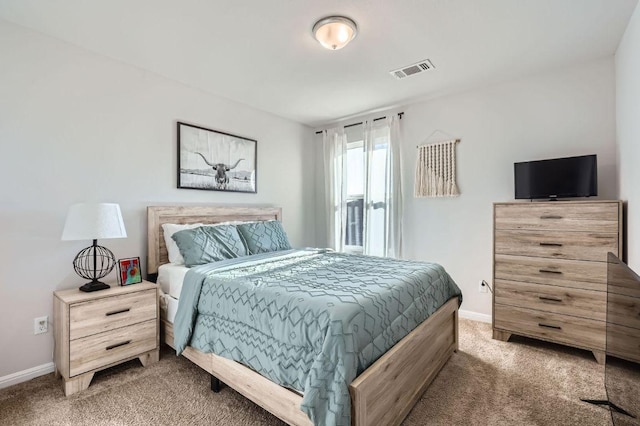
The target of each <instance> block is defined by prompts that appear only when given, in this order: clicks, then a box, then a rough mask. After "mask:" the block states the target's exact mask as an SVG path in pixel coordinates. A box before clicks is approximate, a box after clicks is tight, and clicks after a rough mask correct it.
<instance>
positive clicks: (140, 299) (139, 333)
mask: <svg viewBox="0 0 640 426" xmlns="http://www.w3.org/2000/svg"><path fill="white" fill-rule="evenodd" d="M158 307H159V305H158V286H157V285H156V284H153V283H150V282H146V281H143V282H142V283H140V284H133V285H128V286H123V287H119V286H118V287H115V286H114V287H111V288H109V289H107V290H102V291H95V292H91V293H84V292H81V291H80V290H78V289H72V290H62V291H56V292H55V293H54V298H53V316H54V319H53V324H54V335H55V350H54V361H55V374H56V377H62V381H63V388H64V393H65V395H67V396H68V395H71V394H73V393H76V392H79V391H81V390H84V389H86V388H87V387H89V384H90V383H91V380H92V379H93V375H94V373H95V372H96V371H99V370H103V369H105V368H108V367H111V366H114V365H116V364H119V363H122V362H124V361H128V360H131V359H134V358H139V359H140V361H141V362H142V365H143V366H147V365H149V364H150V363H153V362H156V361H158V353H159V327H158V324H159V315H158V313H159V312H158Z"/></svg>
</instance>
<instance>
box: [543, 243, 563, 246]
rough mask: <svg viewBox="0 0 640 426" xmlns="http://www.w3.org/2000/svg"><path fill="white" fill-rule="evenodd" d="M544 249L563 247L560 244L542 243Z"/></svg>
mask: <svg viewBox="0 0 640 426" xmlns="http://www.w3.org/2000/svg"><path fill="white" fill-rule="evenodd" d="M540 245H541V246H543V247H562V244H560V243H540Z"/></svg>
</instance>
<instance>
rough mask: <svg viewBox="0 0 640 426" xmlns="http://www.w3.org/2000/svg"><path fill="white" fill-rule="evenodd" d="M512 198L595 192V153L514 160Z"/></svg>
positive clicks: (558, 196)
mask: <svg viewBox="0 0 640 426" xmlns="http://www.w3.org/2000/svg"><path fill="white" fill-rule="evenodd" d="M514 177H515V189H516V191H515V192H516V199H540V198H548V199H557V198H573V197H592V196H596V195H598V162H597V157H596V155H595V154H594V155H582V156H579V157H567V158H554V159H550V160H540V161H526V162H523V163H515V164H514Z"/></svg>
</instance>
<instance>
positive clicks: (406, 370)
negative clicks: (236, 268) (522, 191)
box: [147, 206, 459, 425]
mask: <svg viewBox="0 0 640 426" xmlns="http://www.w3.org/2000/svg"><path fill="white" fill-rule="evenodd" d="M274 219H277V220H280V219H281V210H280V209H279V208H273V207H208V206H189V207H184V206H153V207H149V208H148V266H147V267H148V271H149V274H150V276H151V278H152V279H153V278H155V277H154V276H155V274H157V272H158V270H159V268H160V267H161V266H163V265H166V264H167V263H168V255H167V248H166V245H165V242H164V236H163V230H162V225H163V224H166V223H173V224H193V223H206V224H215V223H221V222H232V221H243V222H245V221H246V222H248V221H268V220H274ZM163 267H164V266H163ZM175 273H176V272H174V274H175ZM173 305H174V308H173V309H174V310H175V301H174V302H173ZM458 305H459V300H458V299H457V298H452V299H450V300H449V301H447V302H446V303H444V305H442V306H441V307H440V308H438V309H437V310H436V311H435V312H434V313H433V314H432V315H431V316H429V317H428V318H427V319H426V320H425V321H424V322H422V323H421V324H420V325H418V326H417V327H416V328H415V329H413V331H411V332H410V333H409V334H408V335H406V337H404V338H402V340H400V341H399V342H398V343H396V344H395V345H394V346H393V347H392V348H391V349H389V350H388V351H387V352H386V353H384V355H382V356H381V357H379V358H378V359H377V361H375V362H374V363H373V364H372V365H370V366H369V367H368V368H367V369H366V370H364V371H363V372H362V373H361V374H359V375H358V376H357V377H356V378H355V379H354V380H353V381H352V382H351V384H350V385H349V386H348V393H349V394H350V398H351V413H350V414H351V424H353V425H370V424H371V425H372V424H376V425H382V424H399V423H400V422H401V421H402V420H403V419H404V418H405V417H406V415H407V414H408V413H409V411H410V410H411V408H412V407H413V405H414V404H415V403H416V402H417V400H418V399H419V398H420V396H421V395H422V393H423V392H424V390H425V389H426V388H427V386H428V385H429V384H430V383H431V381H432V380H433V379H434V378H435V376H436V375H437V374H438V372H439V371H440V369H441V368H442V367H443V366H444V364H445V363H446V362H447V360H448V359H449V357H450V356H451V354H452V353H453V352H455V351H456V350H457V347H458ZM169 311H170V310H169ZM161 336H162V339H163V341H164V342H166V343H167V344H168V345H169V346H171V347H173V348H175V347H176V345H175V343H174V328H173V323H172V317H171V315H169V316H168V317H167V316H165V318H163V319H162V321H161ZM182 355H183V356H185V357H186V358H187V359H189V360H191V361H192V362H194V363H195V364H197V365H198V366H199V367H201V368H202V369H204V370H205V371H207V372H208V373H209V374H211V375H212V387H213V384H214V379H213V378H215V379H216V380H217V379H219V380H220V381H222V382H224V383H225V384H227V385H228V386H230V387H231V388H233V389H235V390H236V391H238V392H239V393H241V394H242V395H244V396H245V397H246V398H248V399H250V400H252V401H253V402H255V403H256V404H258V405H260V406H261V407H263V408H265V409H266V410H267V411H269V412H271V413H272V414H274V415H275V416H277V417H278V418H280V419H282V420H283V421H285V422H286V423H289V424H292V425H311V424H312V422H311V420H310V419H309V417H308V416H307V415H306V414H305V412H303V411H302V410H301V404H302V401H303V395H301V394H300V393H297V392H294V391H292V390H289V389H287V388H285V387H282V386H279V385H278V384H276V383H274V382H272V381H271V380H269V379H267V378H265V377H263V376H262V375H260V374H258V373H256V372H255V371H254V370H252V369H251V368H248V367H246V366H244V365H243V364H241V363H238V362H235V361H233V360H230V359H227V358H224V357H221V356H217V355H215V354H213V353H204V352H201V351H199V350H198V349H196V348H194V347H191V346H187V347H186V348H185V349H184V351H183V352H182Z"/></svg>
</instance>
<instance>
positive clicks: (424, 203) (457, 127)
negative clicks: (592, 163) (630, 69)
mask: <svg viewBox="0 0 640 426" xmlns="http://www.w3.org/2000/svg"><path fill="white" fill-rule="evenodd" d="M417 78H421V77H417ZM614 93H615V81H614V63H613V58H612V57H611V58H606V59H602V60H598V61H595V62H591V63H587V64H580V65H579V66H575V67H572V68H569V69H562V70H555V71H552V72H549V73H547V74H543V75H536V76H530V77H526V78H523V79H521V80H518V81H512V82H508V83H503V84H500V85H495V86H491V87H486V88H482V89H478V90H474V91H470V92H466V93H461V94H458V95H454V96H448V97H443V98H438V99H434V100H430V101H426V102H421V103H416V104H412V105H408V106H406V107H405V108H401V109H394V110H393V111H387V112H386V113H385V112H381V113H377V114H374V115H373V116H372V117H378V116H383V115H386V114H391V113H395V112H397V111H401V110H404V112H405V114H404V117H403V119H402V123H403V124H402V126H403V133H404V147H403V152H402V155H403V161H404V172H403V183H404V191H405V194H404V199H405V202H404V236H403V238H404V245H403V248H404V257H405V258H408V259H417V260H424V261H433V262H438V263H440V264H442V265H443V266H444V267H445V268H446V269H447V270H448V271H449V273H450V274H451V276H452V277H453V279H454V280H455V281H456V282H457V283H458V285H459V286H460V287H461V289H462V292H463V295H464V302H463V305H462V309H464V310H466V311H470V312H471V313H477V314H484V315H490V314H491V294H490V293H487V294H481V293H479V292H478V282H479V281H480V280H481V279H485V280H486V281H487V282H491V279H492V250H493V246H492V232H493V231H492V227H493V222H492V215H493V203H494V202H497V201H513V200H514V198H513V194H514V188H513V163H514V162H518V161H528V160H539V159H546V158H554V157H563V156H573V155H581V154H597V155H598V193H599V197H598V198H601V199H615V198H616V195H617V183H616V173H617V171H616V148H615V116H614V114H615V111H614V107H615V101H614ZM369 118H371V117H369ZM356 121H359V119H354V120H352V122H356ZM343 124H348V123H343ZM329 127H330V126H329ZM436 130H439V131H441V132H444V133H446V134H448V135H450V137H447V136H446V135H443V134H441V133H437V134H435V135H434V136H433V138H432V139H431V138H429V136H430V135H431V134H432V133H433V132H434V131H436ZM454 137H455V138H459V139H461V143H460V144H458V150H457V153H458V186H459V188H460V190H461V192H462V195H461V196H460V197H458V198H414V197H413V186H414V185H413V180H414V173H415V165H416V164H415V161H416V153H417V149H416V146H417V145H420V144H422V143H423V142H425V139H427V138H429V142H435V141H438V140H444V139H448V138H449V139H450V138H454ZM316 143H318V144H320V143H321V137H319V136H317V137H316ZM319 152H320V151H318V153H319ZM319 164H320V163H319ZM320 165H321V164H320ZM316 176H317V179H318V182H319V183H321V182H322V173H321V172H320V171H318V173H317V174H316ZM317 191H318V192H317V196H318V199H317V202H318V203H322V202H323V199H322V196H323V190H322V188H321V187H318V188H317ZM319 205H322V204H319ZM322 220H323V218H322V217H321V215H320V214H318V227H317V235H318V237H319V239H318V241H319V242H322V241H325V239H326V238H325V235H324V234H325V231H324V222H322ZM485 318H486V317H485Z"/></svg>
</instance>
